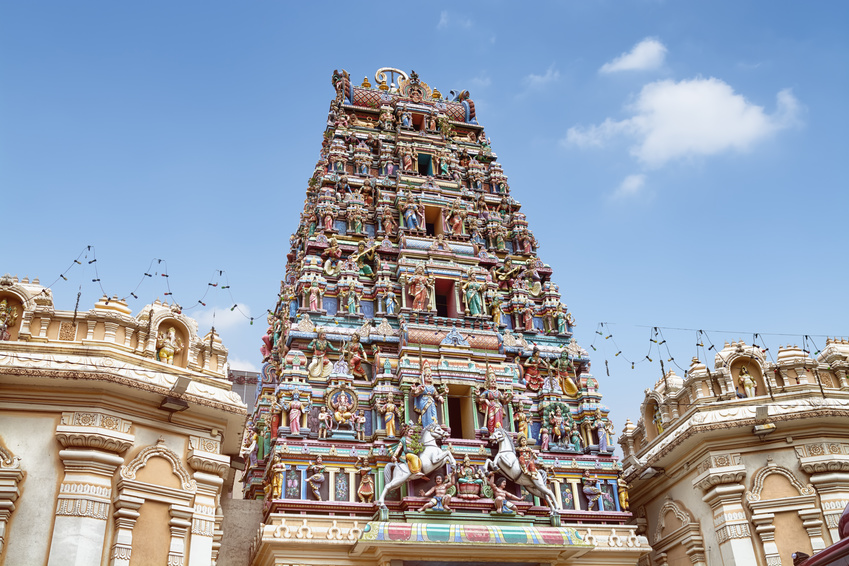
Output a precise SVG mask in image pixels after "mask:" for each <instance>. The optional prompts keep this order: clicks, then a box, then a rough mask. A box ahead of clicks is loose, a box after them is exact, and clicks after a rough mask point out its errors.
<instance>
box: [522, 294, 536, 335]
mask: <svg viewBox="0 0 849 566" xmlns="http://www.w3.org/2000/svg"><path fill="white" fill-rule="evenodd" d="M522 325H523V327H524V330H525V332H532V331H533V330H534V303H533V301H527V302H526V303H525V306H524V307H523V308H522Z"/></svg>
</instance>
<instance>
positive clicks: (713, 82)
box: [563, 78, 800, 167]
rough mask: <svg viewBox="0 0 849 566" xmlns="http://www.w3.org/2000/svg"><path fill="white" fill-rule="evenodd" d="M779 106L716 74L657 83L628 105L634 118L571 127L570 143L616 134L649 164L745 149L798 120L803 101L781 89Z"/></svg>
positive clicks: (602, 141) (598, 142) (603, 140)
mask: <svg viewBox="0 0 849 566" xmlns="http://www.w3.org/2000/svg"><path fill="white" fill-rule="evenodd" d="M776 99H777V103H776V110H775V112H774V113H772V114H767V113H766V112H765V111H764V108H763V107H762V106H757V105H755V104H752V103H751V102H749V101H747V100H746V99H745V98H744V97H743V96H742V95H740V94H737V93H735V92H734V89H732V88H731V86H730V85H728V84H726V83H725V82H723V81H721V80H720V79H716V78H709V79H703V78H696V79H691V80H684V81H680V82H674V81H671V80H663V81H656V82H653V83H650V84H647V85H646V86H644V87H643V89H642V91H641V92H640V94H639V95H638V96H637V99H636V101H635V102H634V103H633V104H631V105H629V106H628V108H627V109H628V110H629V111H631V112H632V113H633V116H632V117H630V118H627V119H625V120H621V121H615V120H612V119H610V118H608V119H607V120H605V121H604V122H602V123H601V124H599V125H596V126H590V127H588V128H583V127H572V128H570V129H569V130H568V132H567V134H566V138H565V139H564V140H563V143H564V144H565V145H576V146H579V147H592V146H596V147H601V146H604V145H606V144H607V143H608V142H610V141H611V140H614V139H617V138H630V139H633V140H634V142H635V143H634V145H632V146H631V154H632V155H634V156H635V157H636V158H637V159H638V160H639V161H640V162H642V163H643V164H645V165H647V166H649V167H660V166H662V165H664V164H665V163H667V162H669V161H672V160H675V159H680V158H687V157H698V156H707V155H714V154H717V153H722V152H726V151H738V152H743V151H747V150H749V149H750V148H751V147H752V146H754V145H755V144H757V143H758V142H761V141H763V140H765V139H768V138H770V137H771V136H773V135H775V134H776V133H777V132H778V131H780V130H782V129H785V128H788V127H790V126H793V125H795V124H797V123H798V116H799V113H800V104H799V102H798V100H797V99H796V97H794V96H793V93H792V92H791V91H790V90H782V91H781V92H779V93H778V95H777V97H776Z"/></svg>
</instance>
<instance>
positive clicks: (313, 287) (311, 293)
mask: <svg viewBox="0 0 849 566" xmlns="http://www.w3.org/2000/svg"><path fill="white" fill-rule="evenodd" d="M307 296H308V297H309V304H310V311H313V312H317V311H320V310H321V287H319V286H318V284H316V283H310V286H309V290H308V291H307Z"/></svg>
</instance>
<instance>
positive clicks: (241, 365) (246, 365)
mask: <svg viewBox="0 0 849 566" xmlns="http://www.w3.org/2000/svg"><path fill="white" fill-rule="evenodd" d="M259 357H260V355H259V353H257V359H258V358H259ZM227 361H228V362H229V363H230V369H239V370H242V371H256V372H258V371H259V366H258V365H257V364H256V363H254V362H252V361H249V360H243V359H242V358H234V357H233V356H228V358H227Z"/></svg>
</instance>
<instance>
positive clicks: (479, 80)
mask: <svg viewBox="0 0 849 566" xmlns="http://www.w3.org/2000/svg"><path fill="white" fill-rule="evenodd" d="M491 84H492V79H491V78H489V74H487V73H486V72H484V71H482V72H480V73H478V74H477V76H476V77H474V78H472V79H469V86H471V87H472V88H486V87H488V86H489V85H491Z"/></svg>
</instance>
